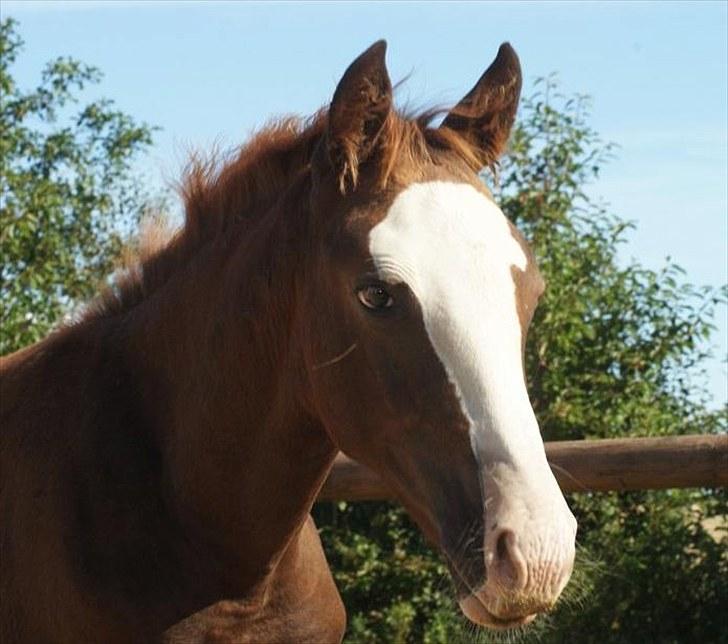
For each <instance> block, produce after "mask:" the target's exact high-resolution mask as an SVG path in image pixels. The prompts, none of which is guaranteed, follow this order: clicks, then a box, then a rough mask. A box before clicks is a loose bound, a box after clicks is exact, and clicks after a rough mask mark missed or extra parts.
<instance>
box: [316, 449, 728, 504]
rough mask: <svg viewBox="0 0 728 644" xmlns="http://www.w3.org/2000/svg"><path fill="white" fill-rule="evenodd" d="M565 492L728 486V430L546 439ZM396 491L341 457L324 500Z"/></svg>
mask: <svg viewBox="0 0 728 644" xmlns="http://www.w3.org/2000/svg"><path fill="white" fill-rule="evenodd" d="M546 456H547V458H548V461H549V463H550V465H551V469H552V470H553V472H554V475H555V476H556V480H557V481H558V482H559V485H560V486H561V489H562V490H563V491H564V492H591V491H593V492H605V491H608V490H661V489H666V488H684V487H728V435H719V436H713V435H699V436H695V435H693V436H668V437H663V438H615V439H608V440H589V441H559V442H554V443H546ZM391 498H393V494H392V493H391V492H390V491H389V490H388V489H387V487H386V486H385V485H384V483H383V482H382V481H381V479H380V478H379V477H378V476H377V475H376V474H375V473H374V472H372V471H371V470H370V469H368V468H366V467H364V466H363V465H359V464H358V463H355V462H354V461H352V460H351V459H349V458H347V457H346V456H344V455H343V454H340V455H339V456H337V458H336V461H335V462H334V467H333V468H332V470H331V473H330V474H329V478H328V479H327V480H326V483H324V486H323V488H322V490H321V493H320V495H319V499H320V500H337V501H365V500H368V501H374V500H382V499H391Z"/></svg>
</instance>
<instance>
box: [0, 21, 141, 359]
mask: <svg viewBox="0 0 728 644" xmlns="http://www.w3.org/2000/svg"><path fill="white" fill-rule="evenodd" d="M22 47H23V41H22V39H21V38H20V36H19V34H18V30H17V23H15V22H14V21H13V20H11V19H6V20H3V21H2V22H1V23H0V92H2V104H1V105H0V158H2V166H1V167H0V253H1V254H2V264H1V265H0V283H2V295H1V302H2V310H1V311H0V353H8V352H10V351H13V350H15V349H18V348H20V347H22V346H25V345H27V344H29V343H31V342H34V341H36V340H38V339H40V338H42V337H43V336H44V335H45V334H46V333H47V332H48V329H49V328H50V327H51V326H52V325H53V324H54V323H56V322H57V321H58V320H59V319H60V318H61V317H62V316H63V315H64V314H66V313H68V312H69V311H70V310H71V307H72V306H73V305H74V304H75V303H78V302H82V301H84V300H86V299H88V298H89V297H90V296H91V295H92V294H93V293H94V292H95V291H96V289H97V287H98V284H99V282H100V280H102V279H103V278H104V277H106V276H107V275H108V274H109V273H110V272H111V269H112V268H113V266H114V261H115V258H116V257H117V255H118V253H119V250H120V248H121V243H122V240H123V238H124V237H125V235H127V234H128V233H129V231H130V230H131V227H132V226H133V223H134V221H135V219H136V215H137V214H138V213H139V211H140V210H141V209H142V208H143V207H144V201H145V194H144V191H143V189H142V188H141V187H140V184H139V183H138V182H137V181H135V177H134V176H133V173H132V170H131V168H132V162H133V161H134V160H136V159H137V158H138V156H139V154H140V153H141V152H143V151H144V150H145V149H146V148H147V147H148V146H149V145H150V144H151V142H152V131H153V129H152V128H150V127H149V126H147V125H145V124H138V123H136V122H135V121H134V120H133V119H132V118H131V117H129V116H127V115H126V114H124V113H123V112H121V111H118V110H116V109H115V108H114V105H113V103H112V102H111V101H108V100H98V101H95V102H92V103H89V104H88V105H86V106H85V107H84V108H83V109H80V110H79V111H78V112H76V113H73V111H72V110H71V107H72V106H73V105H74V104H75V103H76V102H77V98H76V95H77V93H79V92H81V91H82V90H83V89H84V88H85V87H86V86H87V85H88V84H93V83H97V82H99V80H100V78H101V74H100V72H99V70H98V69H96V68H94V67H91V66H89V65H86V64H84V63H81V62H79V61H77V60H73V59H72V58H57V59H56V60H54V61H51V62H50V63H48V64H47V65H46V67H45V69H44V70H43V72H42V77H41V82H40V84H39V85H38V87H37V88H35V89H34V90H31V91H24V90H22V89H20V88H19V87H18V85H17V83H16V81H15V79H14V78H13V76H12V73H11V66H12V64H13V63H14V62H15V61H16V59H17V57H18V55H19V54H20V53H21V51H22Z"/></svg>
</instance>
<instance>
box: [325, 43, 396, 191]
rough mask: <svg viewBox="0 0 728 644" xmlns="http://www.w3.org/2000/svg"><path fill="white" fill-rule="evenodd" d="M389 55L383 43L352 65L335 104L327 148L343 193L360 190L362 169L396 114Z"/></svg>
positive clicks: (333, 105)
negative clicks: (391, 113) (360, 170)
mask: <svg viewBox="0 0 728 644" xmlns="http://www.w3.org/2000/svg"><path fill="white" fill-rule="evenodd" d="M386 51H387V43H386V42H385V41H384V40H380V41H378V42H376V43H374V44H373V45H372V46H371V47H369V49H367V50H366V51H365V52H364V53H363V54H361V55H360V56H359V57H358V58H357V59H356V60H355V61H354V62H353V63H351V65H349V67H348V69H347V70H346V72H344V75H343V76H342V78H341V80H340V81H339V84H338V86H337V87H336V91H335V92H334V98H333V100H332V101H331V107H330V108H329V124H328V131H327V135H326V137H327V138H326V147H327V152H328V156H329V160H330V162H331V165H332V166H333V168H334V171H335V172H336V176H337V177H338V181H339V189H340V190H341V191H342V192H345V191H346V188H347V186H349V185H351V186H356V183H357V179H358V175H359V166H360V164H361V163H363V162H364V161H366V160H367V159H368V158H369V157H370V156H371V155H372V154H373V152H374V151H375V148H376V146H377V143H378V140H379V137H380V135H381V133H382V130H383V129H384V126H385V123H386V121H387V117H388V116H389V114H390V112H391V110H392V83H391V81H390V80H389V74H388V73H387V66H386V65H385V62H384V55H385V53H386Z"/></svg>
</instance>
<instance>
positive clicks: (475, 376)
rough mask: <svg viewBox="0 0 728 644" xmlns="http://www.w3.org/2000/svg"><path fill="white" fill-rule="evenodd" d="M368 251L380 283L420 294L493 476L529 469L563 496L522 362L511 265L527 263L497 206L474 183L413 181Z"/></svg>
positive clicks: (480, 454) (537, 480)
mask: <svg viewBox="0 0 728 644" xmlns="http://www.w3.org/2000/svg"><path fill="white" fill-rule="evenodd" d="M369 248H370V253H371V255H372V257H373V259H374V262H375V265H376V267H377V270H378V273H379V275H380V277H381V279H382V280H384V281H386V282H390V283H397V282H405V283H406V284H408V285H409V287H410V288H411V289H412V291H413V293H414V294H415V296H416V297H417V299H418V301H419V303H420V306H421V307H422V311H423V316H424V324H425V328H426V330H427V333H428V335H429V337H430V341H431V342H432V346H433V348H434V350H435V351H436V353H437V355H438V356H439V358H440V360H441V361H442V363H443V365H444V367H445V370H446V372H447V374H448V376H449V378H450V380H451V381H452V383H453V384H454V385H455V388H456V391H457V393H458V395H459V397H460V401H461V405H462V407H463V411H464V413H465V415H466V416H467V418H468V420H469V421H470V435H471V442H472V445H473V451H474V452H475V455H476V458H477V459H478V461H479V462H480V464H481V465H482V466H484V468H485V470H486V471H488V470H489V469H490V468H494V470H493V475H494V477H496V478H500V476H499V474H498V473H496V471H495V470H496V469H498V466H499V465H500V464H507V467H508V469H510V468H511V467H513V468H514V469H515V470H516V471H525V472H528V474H527V476H526V478H528V479H530V480H529V483H531V484H534V485H535V486H539V485H541V483H542V482H545V481H544V479H543V477H544V476H545V477H547V478H548V479H550V482H549V483H550V488H549V491H552V490H553V488H556V492H557V493H558V488H557V487H556V485H555V481H554V480H553V475H552V474H551V472H550V470H549V468H548V466H547V464H546V459H545V454H544V449H543V443H542V440H541V436H540V433H539V430H538V425H537V423H536V419H535V417H534V414H533V411H532V408H531V404H530V401H529V399H528V394H527V392H526V387H525V382H524V375H523V366H522V361H521V325H520V322H519V318H518V311H517V306H516V291H515V283H514V278H513V270H525V268H526V264H527V261H528V260H527V257H526V255H525V254H524V251H523V249H522V248H521V246H520V245H519V243H518V242H517V241H516V239H515V238H514V237H513V235H512V232H511V229H510V227H509V224H508V221H507V220H506V218H505V216H504V215H503V213H502V212H501V210H500V209H499V208H498V207H497V206H496V205H495V204H494V203H493V202H492V201H490V200H489V199H488V198H487V197H486V196H485V195H484V194H483V193H481V192H479V191H478V190H476V189H475V188H474V187H473V186H472V185H469V184H464V183H450V182H444V181H432V182H427V183H417V184H413V185H411V186H409V187H408V188H406V189H405V190H404V191H402V192H401V193H400V194H399V195H398V196H397V197H396V199H395V200H394V202H393V203H392V205H391V207H390V209H389V211H388V213H387V215H386V217H385V218H384V219H383V220H382V221H381V222H380V223H379V224H377V225H376V226H375V227H374V228H373V229H372V230H371V232H370V237H369ZM534 477H535V478H534ZM503 482H504V483H505V481H503ZM523 482H525V481H523ZM523 482H522V483H523ZM496 483H497V481H496ZM496 487H500V485H497V486H496ZM527 487H529V488H530V487H531V485H527ZM500 492H501V493H502V492H503V490H500ZM486 493H487V492H486ZM487 494H488V493H487ZM558 496H559V497H560V496H561V495H560V494H558ZM562 502H563V500H562Z"/></svg>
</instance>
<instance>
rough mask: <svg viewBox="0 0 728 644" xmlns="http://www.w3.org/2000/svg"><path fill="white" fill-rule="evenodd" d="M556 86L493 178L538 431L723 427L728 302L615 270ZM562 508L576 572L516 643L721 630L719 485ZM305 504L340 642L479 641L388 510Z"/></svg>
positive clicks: (672, 281) (721, 637) (725, 586)
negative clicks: (518, 282)
mask: <svg viewBox="0 0 728 644" xmlns="http://www.w3.org/2000/svg"><path fill="white" fill-rule="evenodd" d="M556 91H557V85H556V83H555V81H554V79H546V80H544V81H542V82H541V83H540V85H539V86H538V88H537V92H536V94H535V95H534V96H533V97H532V98H530V99H527V100H524V102H523V105H522V113H521V116H520V119H519V124H518V126H517V128H516V129H515V131H514V134H513V138H512V144H511V151H510V154H509V156H508V158H507V159H506V160H505V162H504V164H503V167H502V168H501V173H500V175H501V176H500V184H499V186H498V187H497V189H496V195H497V200H498V201H499V203H500V205H501V207H502V208H503V210H504V212H506V214H507V215H508V216H509V217H510V218H511V220H512V221H514V222H515V223H516V224H517V225H518V226H519V228H520V229H521V230H522V231H523V232H524V233H525V234H526V236H527V237H528V239H529V240H530V241H531V243H532V245H533V247H534V250H535V252H536V254H537V256H538V258H539V265H540V267H541V271H542V273H543V274H544V276H545V278H546V281H547V284H548V287H547V290H546V293H545V294H544V297H543V299H542V301H541V303H540V305H539V309H538V310H537V313H536V316H535V319H534V321H533V325H532V328H531V333H530V337H529V342H528V346H527V370H528V374H529V389H530V394H531V399H532V401H533V404H534V409H535V410H536V414H537V416H538V418H539V422H540V423H541V426H542V427H543V428H544V435H545V438H546V439H551V440H560V439H579V438H609V437H615V436H654V435H668V434H680V433H717V432H724V431H725V426H726V425H725V420H726V415H725V413H724V412H711V411H708V410H707V408H706V403H707V400H706V398H705V394H704V390H703V388H702V386H701V382H702V364H703V361H704V358H705V357H706V356H707V355H708V345H707V341H708V340H709V337H710V333H711V331H712V326H711V319H712V316H713V309H714V306H715V305H716V304H717V303H718V302H719V301H721V299H722V298H723V297H724V296H722V295H721V293H719V292H715V291H714V290H713V289H710V288H696V287H694V286H691V285H689V284H685V283H683V282H682V271H681V270H680V269H679V267H677V266H675V265H672V264H669V265H667V266H665V267H664V268H663V269H662V270H660V271H652V270H649V269H647V268H645V267H643V266H641V265H639V264H638V263H634V262H632V263H630V264H628V265H627V266H622V265H621V264H620V262H619V261H618V250H619V245H620V244H622V243H623V242H624V241H625V236H626V233H627V231H628V230H629V229H630V227H631V224H630V223H629V222H625V221H623V220H621V219H619V218H618V217H615V216H613V215H611V214H609V213H608V212H607V210H606V209H605V207H604V206H603V205H601V204H599V203H595V202H594V201H593V200H591V199H590V198H589V197H588V196H587V194H586V193H585V189H586V187H587V186H588V184H589V183H590V182H591V181H593V180H594V179H596V178H597V177H598V175H599V170H600V168H601V167H602V166H603V165H604V163H605V162H607V161H608V160H609V158H610V157H611V156H612V154H613V149H612V147H611V146H609V145H604V144H602V143H601V142H600V140H599V138H598V137H597V135H596V134H595V133H594V132H593V131H592V130H591V129H590V127H589V126H588V122H587V121H588V109H587V107H588V104H587V101H586V99H585V98H584V97H575V98H573V99H565V98H564V97H562V96H559V95H558V94H556ZM569 503H570V505H571V507H572V509H573V510H574V513H575V514H576V516H577V519H578V520H579V524H580V528H579V546H580V551H581V552H580V556H579V557H578V559H579V560H580V562H579V563H578V564H577V573H576V574H575V579H574V580H573V581H572V583H571V584H570V590H568V589H567V593H566V597H565V599H564V600H562V602H561V604H560V606H561V607H560V608H557V610H556V612H555V613H554V614H552V615H550V616H548V617H546V618H542V619H540V620H539V621H540V628H536V629H533V630H530V631H527V632H526V633H524V634H523V636H522V637H523V639H524V640H526V641H545V642H564V641H570V642H572V641H573V642H595V643H596V642H599V643H603V642H638V641H650V642H652V641H655V642H693V641H695V642H697V641H704V642H717V641H728V629H727V628H726V623H725V618H724V616H723V615H724V608H725V606H726V605H728V548H727V546H728V534H726V531H725V526H726V520H725V516H726V514H728V498H727V497H726V493H725V491H711V490H689V491H688V490H671V491H664V492H633V493H622V494H617V493H613V494H574V495H571V498H570V499H569ZM315 513H316V514H315V517H316V520H317V523H318V525H319V527H320V529H321V533H322V537H323V540H324V543H325V546H326V549H327V555H328V557H329V561H330V562H331V564H332V569H333V570H334V574H335V577H336V580H337V583H338V584H339V588H340V590H341V592H342V595H343V597H344V602H345V604H346V605H347V610H348V613H349V621H350V623H349V631H348V634H347V641H349V642H352V643H353V642H390V641H394V642H422V641H424V642H442V643H445V642H453V641H473V640H475V641H487V640H488V639H493V638H491V637H490V636H489V635H487V634H484V633H479V634H475V633H474V632H473V630H472V629H471V628H468V627H466V626H464V620H463V619H462V618H461V617H459V616H458V614H457V608H456V607H455V606H454V604H453V602H452V599H451V595H450V592H451V591H450V589H449V585H448V583H447V582H446V581H445V579H446V573H445V569H444V567H443V565H442V563H441V560H440V558H439V556H438V555H437V554H435V553H433V552H432V551H430V550H429V549H428V547H427V546H426V545H425V544H424V543H423V541H422V539H421V538H420V537H419V535H418V533H417V531H416V528H415V527H414V526H412V524H411V523H410V522H409V520H408V519H407V517H406V515H405V514H404V512H403V511H402V510H400V509H396V508H394V507H392V506H390V505H388V504H380V503H368V504H351V505H349V504H339V505H338V506H332V505H321V506H319V507H317V508H316V509H315ZM711 522H712V523H713V526H712V527H711ZM716 522H717V526H718V527H717V528H716V525H715V523H716ZM721 525H722V526H723V530H722V531H721V529H720V526H721ZM495 639H496V640H498V639H500V638H498V637H495Z"/></svg>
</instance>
